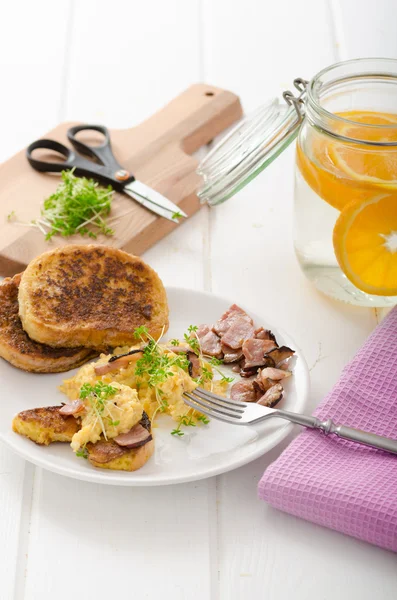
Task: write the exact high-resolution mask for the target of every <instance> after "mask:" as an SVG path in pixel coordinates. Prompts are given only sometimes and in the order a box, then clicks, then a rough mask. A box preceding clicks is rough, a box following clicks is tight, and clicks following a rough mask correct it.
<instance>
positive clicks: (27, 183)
mask: <svg viewBox="0 0 397 600" xmlns="http://www.w3.org/2000/svg"><path fill="white" fill-rule="evenodd" d="M241 114H242V110H241V105H240V101H239V99H238V97H237V96H236V95H235V94H233V93H231V92H227V91H225V90H221V89H219V88H216V87H214V86H210V85H205V84H196V85H193V86H191V87H190V88H188V89H187V90H186V91H185V92H183V93H182V94H180V95H179V96H178V97H177V98H175V99H174V100H172V101H171V102H170V103H169V104H167V105H166V106H165V107H164V108H163V109H162V110H160V111H159V112H158V113H157V114H155V115H154V116H152V117H150V118H149V119H147V120H146V121H144V122H143V123H142V124H141V125H138V126H137V127H134V128H131V129H113V130H111V139H112V146H113V152H114V154H115V156H116V157H117V159H118V161H119V162H120V164H122V165H123V167H125V168H126V169H128V170H129V171H130V172H131V173H133V174H134V175H135V177H136V178H137V179H138V180H139V181H142V182H144V183H146V184H148V185H149V186H151V187H152V188H153V189H156V190H157V191H159V192H161V193H162V194H163V195H164V196H166V197H167V198H169V199H170V200H172V201H173V202H175V204H177V205H178V206H180V207H181V208H182V209H183V210H184V211H185V212H186V213H187V214H188V215H189V216H191V215H193V214H194V213H195V212H197V210H198V209H199V208H200V202H199V200H198V198H197V195H196V191H197V189H198V186H199V185H200V179H199V177H198V175H197V174H196V169H197V165H198V160H197V159H196V158H194V157H193V156H191V155H192V154H193V153H194V152H196V151H197V150H199V148H201V147H202V146H204V145H205V144H208V143H209V142H210V141H211V140H212V139H213V138H214V137H215V136H217V135H218V134H219V133H221V132H222V131H223V130H224V129H226V128H227V127H229V126H230V125H231V124H232V123H234V122H235V121H236V120H237V119H239V118H240V117H241ZM72 124H74V123H62V124H60V125H58V126H57V127H56V128H55V129H53V130H52V131H50V132H48V133H47V134H45V136H43V137H46V138H51V139H55V140H58V141H60V142H62V143H65V144H66V143H67V138H66V132H67V129H68V128H69V127H70V126H71V125H72ZM85 135H86V137H85V138H84V137H83V135H81V137H80V139H81V140H83V141H84V140H85V141H87V142H88V143H90V142H92V139H87V135H89V134H87V133H86V134H85ZM0 182H1V183H0V207H1V212H2V213H3V219H1V218H0V240H1V242H0V274H1V275H3V276H5V275H13V274H14V273H16V272H18V271H20V270H22V269H23V268H24V267H25V266H26V264H28V263H29V262H30V261H31V260H32V259H33V258H34V257H35V256H37V255H38V254H41V253H42V252H45V251H46V250H49V249H51V248H53V247H56V246H63V245H66V244H69V243H75V242H77V241H78V242H79V243H91V242H92V240H91V239H90V238H88V237H85V238H82V237H81V236H70V237H69V238H61V237H59V236H56V237H54V238H53V240H52V241H51V242H46V241H45V239H44V236H43V234H42V233H41V232H40V231H38V230H37V229H36V228H32V227H30V228H28V227H26V228H25V227H24V226H23V225H21V224H19V223H18V222H20V223H29V222H30V221H31V220H32V219H34V218H36V217H37V216H38V215H39V214H40V207H41V205H42V202H43V199H44V198H46V197H48V196H49V195H50V194H51V193H53V192H54V190H55V189H56V187H57V185H58V183H59V178H58V177H57V176H53V175H49V174H47V173H38V172H36V171H35V170H34V169H32V168H31V167H30V166H29V164H28V162H27V160H26V157H25V151H24V150H23V151H20V152H19V153H18V154H16V155H15V156H13V157H12V158H11V159H9V160H8V161H6V162H5V163H4V164H3V165H1V167H0ZM11 210H13V211H15V214H16V218H17V220H18V222H13V221H11V222H8V221H7V219H6V216H7V214H8V213H9V212H10V211H11ZM111 216H112V217H117V216H120V218H119V219H115V220H114V221H112V227H113V229H114V231H115V234H114V236H112V237H105V236H99V237H98V242H99V243H105V244H109V245H112V246H117V247H118V248H123V249H124V250H126V251H127V252H131V253H132V254H141V253H142V252H144V251H145V250H147V249H148V248H150V247H151V246H152V245H153V244H155V243H156V242H158V241H159V240H160V239H161V238H163V237H164V236H165V235H167V234H168V233H169V232H170V231H172V230H173V229H175V228H176V227H181V225H175V224H173V223H171V222H169V221H167V220H166V219H163V218H161V217H158V216H157V215H154V214H153V213H152V212H150V211H148V210H146V209H145V208H143V207H142V206H140V205H139V204H137V203H136V202H134V201H132V200H131V199H130V198H129V197H128V196H126V195H124V194H115V198H114V201H113V208H112V213H111Z"/></svg>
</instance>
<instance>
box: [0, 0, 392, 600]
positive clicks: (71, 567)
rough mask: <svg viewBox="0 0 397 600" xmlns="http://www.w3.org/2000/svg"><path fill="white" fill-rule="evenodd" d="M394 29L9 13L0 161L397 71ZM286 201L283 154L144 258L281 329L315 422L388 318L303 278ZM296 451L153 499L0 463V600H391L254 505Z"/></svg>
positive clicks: (157, 3) (299, 21)
mask: <svg viewBox="0 0 397 600" xmlns="http://www.w3.org/2000/svg"><path fill="white" fill-rule="evenodd" d="M396 13H397V7H396V4H395V2H394V1H393V0H389V1H387V0H377V1H376V2H373V0H371V1H369V0H368V1H366V0H344V1H342V0H301V1H300V2H296V1H293V0H284V2H274V1H271V0H244V1H243V0H241V1H239V0H234V1H233V0H167V1H165V0H141V1H138V0H125V1H123V0H99V1H95V0H78V1H77V0H75V1H73V0H63V2H54V1H53V0H36V1H35V2H30V1H29V0H26V1H23V0H13V1H12V2H11V0H9V1H8V2H2V3H1V5H0V21H1V23H2V34H1V36H0V74H1V81H2V86H1V101H0V106H1V136H0V159H5V158H7V157H8V156H9V155H11V154H12V153H14V152H15V151H17V150H18V149H20V147H23V146H25V145H26V144H27V143H28V142H29V141H31V140H32V139H34V138H35V137H36V136H39V135H40V134H42V133H44V132H45V131H47V130H48V129H50V128H51V127H53V126H54V125H56V124H57V122H59V121H61V120H66V119H73V120H75V119H80V120H84V121H88V122H90V121H91V122H92V121H99V122H104V123H106V124H108V125H109V126H112V127H127V126H132V125H134V124H135V123H138V122H139V121H141V120H142V119H144V118H145V117H147V116H149V115H150V114H151V113H152V112H153V111H155V110H157V109H158V108H160V107H161V106H162V105H163V104H164V103H165V102H167V101H168V100H169V99H171V98H172V97H173V96H174V95H175V94H177V93H178V92H180V91H182V90H183V89H184V88H185V87H187V86H188V85H189V84H191V83H194V82H197V81H206V82H208V83H212V84H214V85H218V86H220V87H225V88H228V89H230V90H232V91H234V92H236V93H238V94H239V95H240V96H241V98H242V101H243V104H244V107H245V109H248V110H249V109H252V108H254V107H256V106H257V105H259V104H260V103H262V102H263V101H265V100H266V99H267V98H268V97H269V96H274V95H276V94H280V92H281V91H282V90H284V89H285V88H288V87H290V86H291V82H292V80H293V79H294V78H295V77H297V76H302V77H306V78H310V77H311V76H312V75H313V74H314V73H315V72H316V71H317V70H319V69H320V68H322V67H324V66H326V65H328V64H331V63H333V62H335V61H336V60H339V59H344V58H350V57H356V56H369V55H379V56H391V57H396V56H397V37H396V35H395V22H396ZM292 188H293V149H292V148H291V149H290V150H289V151H287V152H286V153H285V154H284V155H283V156H282V157H281V158H279V159H278V160H277V161H276V162H275V163H274V164H273V165H272V167H271V168H270V169H269V170H268V171H266V172H265V173H263V174H262V175H261V176H260V177H259V178H258V179H257V180H256V181H254V182H253V183H251V184H250V185H249V187H248V188H246V189H245V190H243V191H242V192H240V194H239V195H238V196H237V197H236V198H234V199H232V200H230V201H229V202H228V203H227V204H225V205H222V206H220V207H218V208H217V209H215V210H207V209H203V210H202V211H201V212H200V214H198V215H196V216H195V217H194V218H192V219H191V220H190V221H189V222H187V223H186V224H185V225H183V226H182V227H180V228H179V229H178V230H177V231H175V232H174V233H173V234H172V235H170V236H169V237H168V238H167V239H165V240H163V241H162V242H161V243H160V244H158V246H157V247H155V248H153V249H152V250H150V251H149V252H147V253H146V255H145V259H146V260H147V261H148V262H149V263H150V264H151V265H152V266H153V267H154V268H155V269H156V270H158V271H159V273H160V275H161V277H162V279H163V280H164V282H165V283H166V284H171V285H179V286H185V287H192V288H195V289H205V290H209V291H213V292H214V293H221V294H222V295H225V296H229V297H231V298H233V299H235V300H236V301H237V302H241V303H245V304H246V305H248V306H251V307H252V309H253V310H255V311H256V312H262V313H263V314H266V315H268V317H269V319H271V320H273V321H274V322H275V323H279V324H281V326H282V327H283V328H284V329H285V330H287V331H288V332H289V333H290V334H291V335H292V336H293V337H294V339H295V340H296V341H297V343H298V344H299V345H300V346H301V348H302V349H303V351H304V353H305V356H306V359H307V361H308V363H309V365H310V368H311V376H312V392H311V400H310V402H311V405H310V407H309V408H310V409H313V408H314V407H315V406H316V404H317V403H318V402H319V401H320V399H321V398H322V397H323V395H324V394H325V393H326V392H327V391H328V390H329V389H330V387H331V386H332V385H333V383H334V382H335V381H336V380H337V378H338V375H339V373H340V371H341V369H342V367H343V365H344V364H345V363H346V362H347V361H348V360H349V358H350V357H351V356H352V355H353V354H354V352H355V351H356V350H357V348H358V347H359V346H360V345H361V343H362V342H363V341H364V340H365V338H366V337H367V335H368V334H369V333H370V332H371V330H372V329H373V328H374V326H375V325H376V322H377V319H379V317H380V315H377V314H376V313H375V311H371V310H367V309H357V308H353V307H349V306H345V305H343V304H339V303H336V302H333V301H331V300H329V299H327V298H325V297H323V296H321V295H320V294H319V293H317V292H316V291H315V290H314V289H313V288H312V287H311V286H310V284H309V283H308V282H307V281H306V280H305V279H304V277H303V275H302V274H301V273H300V271H299V269H298V266H297V264H296V261H295V258H294V254H293V250H292V219H291V215H292V211H291V206H292V195H293V189H292ZM26 201H27V202H28V201H29V198H27V199H26ZM9 208H10V210H11V209H12V207H11V206H10V207H9ZM2 213H4V210H3V209H2ZM235 240H238V243H236V241H235ZM231 267H233V268H231ZM342 340H343V342H342ZM1 401H2V402H11V401H12V398H1ZM296 433H297V432H295V433H294V435H296ZM290 439H291V438H290ZM290 439H288V440H287V441H286V442H285V443H284V444H282V445H280V446H278V447H277V448H276V449H274V450H273V451H272V452H271V453H269V454H268V455H266V456H264V457H262V458H260V459H258V460H257V461H255V462H254V463H252V464H251V465H248V466H246V467H243V468H241V469H239V470H237V471H234V472H231V473H228V474H226V475H223V476H220V477H217V478H213V479H209V480H205V481H199V482H197V483H192V484H186V485H179V486H170V487H164V488H157V489H153V488H148V489H143V488H135V489H134V488H131V489H128V488H111V487H99V486H96V485H91V484H86V483H83V482H79V481H74V480H70V479H66V478H61V477H59V476H56V475H53V474H51V473H47V472H43V471H41V470H40V469H36V468H34V467H33V466H31V465H30V464H27V463H25V462H24V461H23V460H21V459H20V458H18V457H17V456H14V455H13V454H12V453H11V452H10V451H9V450H8V449H7V448H4V447H0V507H1V515H0V541H1V546H0V553H1V560H0V586H1V592H0V598H1V600H38V599H40V600H50V599H52V598H56V599H57V600H66V599H68V600H69V598H72V597H76V598H77V597H78V598H86V599H87V600H91V599H94V598H95V599H98V600H102V599H109V598H113V597H120V595H122V597H123V598H124V597H125V598H128V599H130V598H131V599H132V598H136V599H139V600H141V599H144V598H147V599H149V600H152V599H153V600H154V599H158V598H174V599H176V600H179V599H185V600H196V599H197V600H198V599H200V600H240V599H242V600H245V599H248V598H250V599H252V600H257V599H262V598H264V599H269V600H286V599H288V600H289V599H290V598H296V599H299V600H307V599H308V600H311V599H316V600H331V599H333V598H335V597H338V598H339V599H341V600H348V599H349V600H350V599H356V598H357V599H358V598H359V599H360V600H370V599H371V600H372V598H374V597H376V598H379V599H382V600H392V599H395V598H396V596H397V569H396V556H395V555H394V554H392V553H389V552H386V551H382V550H380V549H378V548H374V547H371V546H369V545H367V544H364V543H360V542H358V541H356V540H353V539H351V538H348V537H345V536H342V535H340V534H338V533H335V532H332V531H328V530H326V529H323V528H321V527H317V526H315V525H312V524H309V523H306V522H303V521H300V520H298V519H296V518H293V517H291V516H288V515H284V514H282V513H279V512H277V511H276V510H274V509H272V508H270V507H269V506H267V505H266V504H264V503H263V502H261V501H259V500H258V499H257V492H256V487H257V482H258V480H259V478H260V476H261V474H262V473H263V470H264V469H265V468H266V466H267V465H268V464H269V463H271V462H272V461H274V460H275V459H276V458H277V456H278V455H279V453H280V452H281V450H282V449H283V448H284V447H285V446H286V445H287V443H288V442H289V441H290Z"/></svg>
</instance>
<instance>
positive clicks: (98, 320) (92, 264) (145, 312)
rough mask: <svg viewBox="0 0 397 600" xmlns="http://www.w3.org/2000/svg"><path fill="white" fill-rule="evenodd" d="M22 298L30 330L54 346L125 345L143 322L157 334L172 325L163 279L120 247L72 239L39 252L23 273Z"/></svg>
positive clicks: (22, 310) (25, 322)
mask: <svg viewBox="0 0 397 600" xmlns="http://www.w3.org/2000/svg"><path fill="white" fill-rule="evenodd" d="M18 299H19V316H20V318H21V321H22V325H23V328H24V329H25V331H26V332H27V334H28V335H29V336H30V337H31V338H32V339H34V340H36V341H38V342H41V343H43V344H48V345H50V346H54V347H58V346H64V347H76V346H84V347H87V348H105V347H116V346H127V345H131V344H134V343H136V338H135V337H134V330H135V329H136V328H137V327H139V326H141V325H144V326H146V327H147V329H148V331H149V333H150V334H151V335H152V336H153V337H156V338H157V337H158V336H160V334H161V332H162V331H166V330H167V329H168V303H167V296H166V293H165V289H164V286H163V284H162V282H161V279H160V278H159V276H158V275H157V273H156V272H155V271H154V270H153V269H152V268H151V267H149V266H148V265H147V264H146V263H145V262H144V261H143V260H142V259H141V258H139V257H137V256H133V255H131V254H128V253H127V252H124V251H122V250H119V249H117V248H111V247H107V246H100V245H93V244H90V245H86V246H84V245H78V244H74V245H70V246H65V247H64V248H57V249H55V250H51V251H49V252H46V253H44V254H42V255H41V256H38V257H37V258H35V259H34V260H33V261H32V262H31V263H30V264H29V265H28V267H27V268H26V270H25V271H24V273H23V274H22V278H21V284H20V286H19V296H18Z"/></svg>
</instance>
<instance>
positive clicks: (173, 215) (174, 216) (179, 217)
mask: <svg viewBox="0 0 397 600" xmlns="http://www.w3.org/2000/svg"><path fill="white" fill-rule="evenodd" d="M182 217H183V214H182V213H181V212H179V211H177V212H174V213H173V214H172V218H173V219H182Z"/></svg>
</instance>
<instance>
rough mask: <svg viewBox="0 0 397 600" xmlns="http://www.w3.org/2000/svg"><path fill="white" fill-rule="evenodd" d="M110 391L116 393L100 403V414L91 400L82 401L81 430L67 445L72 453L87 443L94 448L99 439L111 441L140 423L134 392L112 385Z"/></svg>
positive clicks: (139, 404) (139, 409) (124, 386)
mask: <svg viewBox="0 0 397 600" xmlns="http://www.w3.org/2000/svg"><path fill="white" fill-rule="evenodd" d="M86 383H87V380H86ZM89 383H91V382H89ZM94 384H95V380H92V385H94ZM112 387H113V388H115V389H116V390H117V391H116V393H115V394H114V395H112V396H111V397H109V398H108V399H106V400H104V401H103V409H102V410H101V409H99V410H98V407H97V406H96V402H97V401H96V400H95V398H94V399H92V398H90V397H88V398H86V399H85V400H84V404H85V407H86V412H85V413H84V414H83V416H82V420H81V429H80V430H79V431H78V432H77V433H75V434H74V436H73V438H72V443H71V444H70V445H71V446H72V450H73V451H74V452H76V451H77V450H79V448H83V447H84V446H85V445H86V444H87V443H88V442H92V443H93V444H95V442H98V441H99V440H100V438H101V437H102V435H103V436H104V437H105V438H107V439H111V438H115V437H116V436H118V435H120V434H121V433H127V431H129V430H130V429H131V428H132V427H133V426H134V425H136V424H137V423H139V421H140V420H141V418H142V412H143V409H142V405H141V403H140V402H139V398H138V394H137V392H136V390H133V389H131V388H130V387H127V386H126V385H121V384H120V383H116V382H113V383H112Z"/></svg>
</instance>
